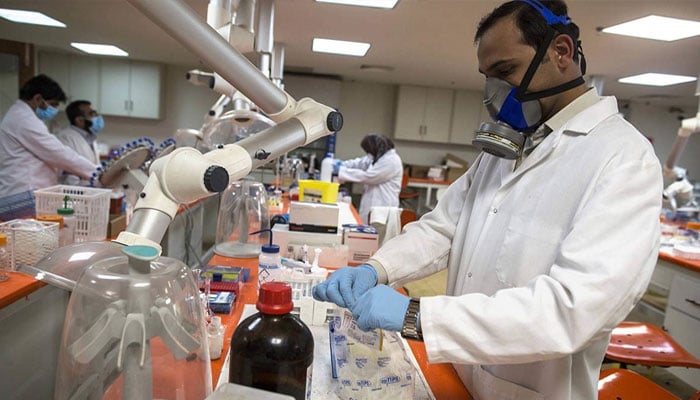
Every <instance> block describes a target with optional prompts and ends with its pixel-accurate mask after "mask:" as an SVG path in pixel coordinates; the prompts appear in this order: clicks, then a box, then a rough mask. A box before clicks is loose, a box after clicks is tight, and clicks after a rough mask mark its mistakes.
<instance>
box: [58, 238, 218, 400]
mask: <svg viewBox="0 0 700 400" xmlns="http://www.w3.org/2000/svg"><path fill="white" fill-rule="evenodd" d="M79 245H80V247H78V246H72V248H73V250H74V251H77V250H78V249H79V248H80V249H84V250H88V248H87V247H86V246H84V245H85V243H80V244H79ZM89 245H90V246H92V247H91V248H92V249H94V250H99V253H100V254H102V255H103V257H104V258H103V257H98V258H99V259H98V260H97V261H96V262H94V263H93V264H92V265H91V266H90V267H89V268H87V269H85V271H84V273H83V274H82V275H81V276H80V278H79V280H78V281H77V284H76V285H75V289H74V290H73V293H72V294H71V297H70V301H69V303H68V308H67V310H66V317H65V321H64V324H63V335H62V338H61V347H60V354H59V362H58V371H57V376H56V390H55V397H54V398H55V399H57V400H64V399H65V400H67V399H76V398H81V399H103V400H107V399H108V400H111V399H130V400H134V399H179V398H183V399H184V398H187V399H203V398H206V397H207V396H208V395H209V394H210V393H211V386H212V385H211V384H212V380H211V362H210V359H209V351H208V348H209V346H208V340H207V334H206V328H205V324H204V315H203V314H204V313H203V308H202V302H201V300H200V295H199V289H198V287H197V284H196V282H195V279H194V275H193V274H192V271H191V270H190V269H189V267H187V265H185V264H184V263H183V262H182V261H179V260H176V259H174V258H168V257H158V256H157V254H158V252H157V250H156V249H155V248H153V247H149V246H126V247H122V248H119V249H117V248H115V246H113V245H108V244H107V242H105V243H104V244H103V245H102V246H97V245H96V244H95V243H91V244H89ZM90 253H91V252H89V253H88V254H90ZM78 254H83V253H77V252H76V253H75V255H76V256H77V255H78Z"/></svg>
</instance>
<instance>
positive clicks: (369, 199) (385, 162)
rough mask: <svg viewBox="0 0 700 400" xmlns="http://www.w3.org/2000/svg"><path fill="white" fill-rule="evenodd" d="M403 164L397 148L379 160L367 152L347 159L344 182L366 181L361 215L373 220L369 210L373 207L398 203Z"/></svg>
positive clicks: (341, 175)
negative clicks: (364, 154) (373, 161)
mask: <svg viewBox="0 0 700 400" xmlns="http://www.w3.org/2000/svg"><path fill="white" fill-rule="evenodd" d="M402 178H403V164H402V162H401V157H399V154H398V153H397V152H396V150H394V149H391V150H389V151H387V152H386V153H384V154H383V155H382V156H381V157H380V158H379V160H377V162H376V163H374V164H372V157H370V156H364V157H358V158H354V159H352V160H347V161H343V164H342V166H341V167H340V169H339V170H338V180H339V181H340V182H359V183H362V184H363V185H364V191H363V192H362V199H361V200H360V210H359V213H360V217H362V220H363V221H364V222H365V224H369V217H368V216H369V211H370V209H371V208H372V207H376V206H385V207H398V206H399V192H400V191H401V179H402Z"/></svg>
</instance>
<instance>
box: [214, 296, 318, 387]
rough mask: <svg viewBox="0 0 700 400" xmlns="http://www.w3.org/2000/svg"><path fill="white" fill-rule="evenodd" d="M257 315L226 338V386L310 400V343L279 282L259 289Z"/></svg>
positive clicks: (311, 357) (312, 345)
mask: <svg viewBox="0 0 700 400" xmlns="http://www.w3.org/2000/svg"><path fill="white" fill-rule="evenodd" d="M256 306H257V309H258V311H260V312H259V313H257V314H253V315H251V316H250V317H248V318H246V319H245V320H243V321H241V323H240V324H239V325H238V327H237V328H236V331H235V332H234V333H233V336H232V337H231V357H230V363H229V376H228V380H229V382H231V383H237V384H240V385H245V386H251V387H255V388H258V389H263V390H268V391H271V392H276V393H283V394H288V395H291V396H294V398H295V399H296V400H304V399H309V397H310V394H311V369H312V364H313V357H314V339H313V336H312V335H311V331H310V330H309V328H308V327H307V326H306V325H305V324H304V323H303V322H302V321H301V320H300V319H299V318H298V317H296V316H295V315H292V314H290V311H292V308H293V303H292V288H291V287H290V286H289V285H288V284H286V283H284V282H267V283H263V284H262V286H261V287H260V292H259V295H258V303H257V304H256Z"/></svg>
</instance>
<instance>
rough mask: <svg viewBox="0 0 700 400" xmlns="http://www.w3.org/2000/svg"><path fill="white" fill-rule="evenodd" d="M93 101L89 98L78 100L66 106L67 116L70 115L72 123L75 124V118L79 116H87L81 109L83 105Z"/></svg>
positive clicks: (69, 118)
mask: <svg viewBox="0 0 700 400" xmlns="http://www.w3.org/2000/svg"><path fill="white" fill-rule="evenodd" d="M91 104H92V103H90V102H89V101H87V100H76V101H74V102H72V103H70V104H68V106H67V107H66V116H67V117H68V122H70V124H71V125H75V119H76V118H78V117H86V115H84V114H83V111H82V110H81V109H80V107H82V106H89V105H91Z"/></svg>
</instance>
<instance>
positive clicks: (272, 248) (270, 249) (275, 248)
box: [262, 244, 280, 254]
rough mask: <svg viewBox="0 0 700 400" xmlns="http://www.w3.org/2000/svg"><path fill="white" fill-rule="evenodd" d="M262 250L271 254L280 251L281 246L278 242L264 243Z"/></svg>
mask: <svg viewBox="0 0 700 400" xmlns="http://www.w3.org/2000/svg"><path fill="white" fill-rule="evenodd" d="M262 252H263V253H271V254H275V253H279V252H280V247H279V246H278V245H276V244H264V245H263V246H262Z"/></svg>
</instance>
